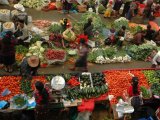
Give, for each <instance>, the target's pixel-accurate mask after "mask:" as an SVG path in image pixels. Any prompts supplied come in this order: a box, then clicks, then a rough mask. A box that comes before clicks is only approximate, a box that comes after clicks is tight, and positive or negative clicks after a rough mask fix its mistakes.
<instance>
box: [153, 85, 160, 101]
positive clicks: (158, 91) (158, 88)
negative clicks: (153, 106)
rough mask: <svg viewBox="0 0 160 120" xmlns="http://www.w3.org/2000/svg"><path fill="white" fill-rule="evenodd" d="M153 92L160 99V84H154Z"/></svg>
mask: <svg viewBox="0 0 160 120" xmlns="http://www.w3.org/2000/svg"><path fill="white" fill-rule="evenodd" d="M151 91H152V94H153V95H156V96H158V97H159V98H160V83H154V84H152V86H151Z"/></svg>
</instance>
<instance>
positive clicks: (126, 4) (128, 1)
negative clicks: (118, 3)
mask: <svg viewBox="0 0 160 120" xmlns="http://www.w3.org/2000/svg"><path fill="white" fill-rule="evenodd" d="M131 1H132V0H123V2H124V8H123V12H122V15H121V16H122V17H125V16H126V15H127V13H128V11H129V8H130V4H131Z"/></svg>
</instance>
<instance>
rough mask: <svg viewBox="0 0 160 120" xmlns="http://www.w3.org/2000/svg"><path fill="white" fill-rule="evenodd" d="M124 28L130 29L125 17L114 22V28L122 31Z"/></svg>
mask: <svg viewBox="0 0 160 120" xmlns="http://www.w3.org/2000/svg"><path fill="white" fill-rule="evenodd" d="M122 26H126V28H128V20H127V19H126V18H124V17H121V18H119V19H117V20H115V21H114V28H115V29H116V30H120V29H121V27H122Z"/></svg>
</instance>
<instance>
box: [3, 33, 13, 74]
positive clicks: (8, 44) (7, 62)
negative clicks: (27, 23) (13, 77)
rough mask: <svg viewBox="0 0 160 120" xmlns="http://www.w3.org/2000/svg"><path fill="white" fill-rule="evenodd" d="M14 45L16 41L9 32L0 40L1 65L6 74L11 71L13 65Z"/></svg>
mask: <svg viewBox="0 0 160 120" xmlns="http://www.w3.org/2000/svg"><path fill="white" fill-rule="evenodd" d="M15 45H16V40H15V37H14V35H13V33H12V32H11V31H7V32H6V34H5V36H4V37H3V38H2V40H0V57H1V60H0V61H1V64H4V70H5V71H6V72H12V71H13V64H14V63H15V52H16V51H15Z"/></svg>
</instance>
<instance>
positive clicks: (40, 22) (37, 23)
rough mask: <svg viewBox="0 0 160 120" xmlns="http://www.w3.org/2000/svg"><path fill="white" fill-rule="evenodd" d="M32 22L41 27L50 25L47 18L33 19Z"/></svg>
mask: <svg viewBox="0 0 160 120" xmlns="http://www.w3.org/2000/svg"><path fill="white" fill-rule="evenodd" d="M33 24H34V25H35V26H36V27H38V28H40V29H42V28H44V27H49V26H50V25H51V22H50V21H48V20H35V21H33Z"/></svg>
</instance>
